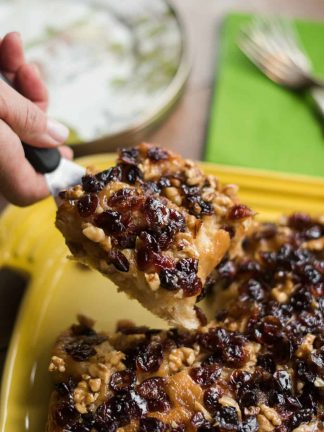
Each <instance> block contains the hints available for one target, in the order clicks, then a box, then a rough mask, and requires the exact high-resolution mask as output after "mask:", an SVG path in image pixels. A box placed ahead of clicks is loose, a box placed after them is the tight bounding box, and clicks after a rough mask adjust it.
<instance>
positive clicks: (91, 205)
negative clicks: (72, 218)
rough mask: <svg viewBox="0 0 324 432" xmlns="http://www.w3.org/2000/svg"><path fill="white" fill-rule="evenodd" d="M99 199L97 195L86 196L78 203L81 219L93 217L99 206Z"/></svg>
mask: <svg viewBox="0 0 324 432" xmlns="http://www.w3.org/2000/svg"><path fill="white" fill-rule="evenodd" d="M98 203H99V199H98V197H97V195H93V194H85V195H83V196H82V197H81V198H80V199H79V200H78V202H77V209H78V212H79V215H80V216H81V217H84V218H85V217H89V216H91V215H92V214H93V213H94V212H95V211H96V208H97V206H98Z"/></svg>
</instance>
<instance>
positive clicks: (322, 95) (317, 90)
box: [310, 87, 324, 118]
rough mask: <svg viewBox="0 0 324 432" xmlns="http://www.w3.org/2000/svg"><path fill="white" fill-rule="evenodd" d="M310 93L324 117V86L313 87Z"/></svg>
mask: <svg viewBox="0 0 324 432" xmlns="http://www.w3.org/2000/svg"><path fill="white" fill-rule="evenodd" d="M310 94H311V95H312V98H313V100H314V102H315V104H316V107H317V109H318V111H319V112H320V114H321V115H322V116H323V118H324V88H323V87H313V88H312V89H311V91H310Z"/></svg>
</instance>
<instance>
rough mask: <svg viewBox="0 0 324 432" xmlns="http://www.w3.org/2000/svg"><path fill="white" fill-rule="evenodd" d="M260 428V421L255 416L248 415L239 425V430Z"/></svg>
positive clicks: (253, 431) (255, 430)
mask: <svg viewBox="0 0 324 432" xmlns="http://www.w3.org/2000/svg"><path fill="white" fill-rule="evenodd" d="M258 430H259V423H258V421H257V419H256V417H255V416H248V417H247V418H245V419H244V420H243V422H242V423H241V424H240V425H239V427H238V429H237V432H257V431H258Z"/></svg>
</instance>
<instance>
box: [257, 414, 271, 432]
mask: <svg viewBox="0 0 324 432" xmlns="http://www.w3.org/2000/svg"><path fill="white" fill-rule="evenodd" d="M257 419H258V423H259V426H260V429H259V432H272V431H273V430H274V428H275V427H274V426H273V424H272V423H271V422H270V421H269V420H268V419H267V417H265V416H264V415H263V414H258V415H257Z"/></svg>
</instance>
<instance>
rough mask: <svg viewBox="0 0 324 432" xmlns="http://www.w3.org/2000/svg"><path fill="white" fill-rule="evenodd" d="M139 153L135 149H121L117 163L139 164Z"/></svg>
mask: <svg viewBox="0 0 324 432" xmlns="http://www.w3.org/2000/svg"><path fill="white" fill-rule="evenodd" d="M139 156H140V155H139V151H138V149H136V148H129V149H127V148H123V149H121V150H120V151H119V161H120V162H123V163H125V164H130V165H136V164H138V163H139Z"/></svg>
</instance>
